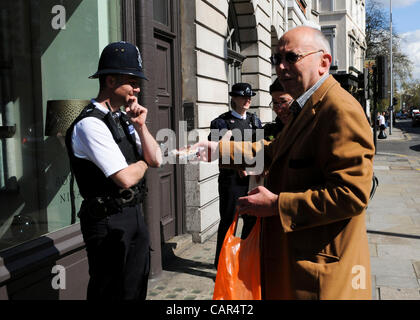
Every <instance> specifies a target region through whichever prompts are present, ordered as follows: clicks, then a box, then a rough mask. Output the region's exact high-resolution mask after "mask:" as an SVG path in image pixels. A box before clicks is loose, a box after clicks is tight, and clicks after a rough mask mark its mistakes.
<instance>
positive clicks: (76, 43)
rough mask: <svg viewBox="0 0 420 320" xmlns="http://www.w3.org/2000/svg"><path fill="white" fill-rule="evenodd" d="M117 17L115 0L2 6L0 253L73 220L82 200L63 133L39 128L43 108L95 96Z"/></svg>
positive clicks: (115, 36) (5, 0) (5, 1)
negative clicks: (96, 77) (102, 57)
mask: <svg viewBox="0 0 420 320" xmlns="http://www.w3.org/2000/svg"><path fill="white" fill-rule="evenodd" d="M121 20H122V18H121V4H120V1H116V0H61V1H56V0H42V1H39V0H38V1H35V0H34V1H27V0H2V1H1V3H0V30H1V32H0V208H1V210H0V250H3V249H6V248H10V247H11V246H14V245H17V244H20V243H22V242H25V241H28V240H31V239H34V238H36V237H39V236H42V235H45V234H47V233H50V232H53V231H56V230H58V229H61V228H65V227H67V226H69V225H71V224H72V223H75V222H77V218H76V216H75V212H77V211H78V209H79V207H80V204H81V197H80V195H79V192H78V190H77V184H75V185H74V192H73V193H72V192H70V191H71V189H70V181H71V175H70V167H69V161H68V157H67V153H66V149H65V147H64V138H63V136H61V135H60V133H59V131H57V130H55V131H54V130H52V131H51V130H50V132H49V133H48V132H47V133H46V131H45V129H46V118H47V114H46V113H47V105H51V101H53V100H54V101H56V100H59V101H61V102H63V101H64V103H67V107H69V106H77V103H76V104H75V103H74V100H90V99H91V98H94V97H95V96H96V95H97V93H98V88H99V85H98V81H97V80H91V79H88V77H89V76H90V75H92V74H93V73H94V72H95V71H96V70H97V64H98V59H99V56H100V53H101V51H102V49H103V48H104V47H105V46H106V45H107V44H108V43H109V42H112V41H118V40H121V30H122V28H121ZM66 101H67V102H66ZM73 111H74V110H73ZM55 124H57V123H55ZM50 125H51V124H50ZM53 127H54V124H53ZM50 129H51V128H50ZM47 131H48V130H47ZM72 195H74V199H72Z"/></svg>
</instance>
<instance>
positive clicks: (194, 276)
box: [147, 128, 420, 300]
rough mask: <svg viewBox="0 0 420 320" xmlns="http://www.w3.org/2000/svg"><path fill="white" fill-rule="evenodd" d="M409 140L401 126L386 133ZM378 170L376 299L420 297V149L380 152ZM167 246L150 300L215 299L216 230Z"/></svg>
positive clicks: (373, 227)
mask: <svg viewBox="0 0 420 320" xmlns="http://www.w3.org/2000/svg"><path fill="white" fill-rule="evenodd" d="M387 133H388V132H387ZM407 139H409V138H408V137H407V135H406V134H405V133H404V132H402V131H401V130H400V129H398V128H393V129H392V135H389V134H388V138H387V140H388V141H389V140H395V141H397V140H401V141H404V140H407ZM377 143H378V146H380V144H381V143H383V140H378V142H377ZM378 149H381V148H378ZM374 172H375V175H376V176H377V177H378V179H379V185H378V188H377V189H376V193H375V195H374V198H373V199H372V201H371V202H370V203H369V206H368V209H367V215H366V223H367V232H368V239H369V249H370V256H371V273H372V289H373V290H372V299H374V300H420V183H419V182H420V154H419V157H413V156H405V155H400V154H392V153H381V152H377V154H376V155H375V159H374ZM167 246H168V247H169V248H171V249H170V250H169V251H168V252H167V253H166V255H165V262H164V267H163V268H164V270H163V272H162V274H161V276H160V277H158V278H155V279H150V280H149V289H148V295H147V300H211V299H212V296H213V289H214V279H215V277H216V270H215V268H214V267H213V261H214V253H215V248H216V234H215V235H213V236H212V237H211V238H210V239H209V240H207V241H206V242H205V243H193V242H192V240H191V235H189V234H185V235H181V236H178V237H175V238H173V239H171V240H170V241H169V243H167Z"/></svg>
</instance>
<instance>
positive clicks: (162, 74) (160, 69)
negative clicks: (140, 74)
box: [155, 36, 177, 241]
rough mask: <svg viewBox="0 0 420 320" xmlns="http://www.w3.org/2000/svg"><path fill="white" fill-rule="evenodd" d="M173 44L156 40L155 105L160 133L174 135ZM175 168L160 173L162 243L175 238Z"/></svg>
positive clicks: (160, 170) (162, 169)
mask: <svg viewBox="0 0 420 320" xmlns="http://www.w3.org/2000/svg"><path fill="white" fill-rule="evenodd" d="M171 42H172V40H170V39H162V38H160V37H156V36H155V44H156V45H155V48H156V50H155V51H156V55H155V57H156V60H155V67H156V68H155V70H156V75H155V76H156V89H157V90H156V94H157V96H156V101H157V107H158V111H157V113H158V115H159V119H158V125H159V128H160V129H164V128H168V129H171V130H173V131H175V118H174V112H175V108H174V97H173V77H172V74H173V68H174V66H173V61H172V46H171V44H172V43H171ZM175 184H176V168H175V165H173V164H166V165H164V166H162V167H161V168H160V169H159V195H160V197H161V198H160V199H161V202H160V204H161V206H160V223H161V230H162V241H167V240H169V239H170V238H172V237H174V236H175V235H176V216H177V215H176V187H175Z"/></svg>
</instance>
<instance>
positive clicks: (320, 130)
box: [194, 26, 374, 299]
mask: <svg viewBox="0 0 420 320" xmlns="http://www.w3.org/2000/svg"><path fill="white" fill-rule="evenodd" d="M331 60H332V57H331V49H330V47H329V42H328V41H327V39H326V38H325V37H324V35H323V34H322V32H320V31H319V30H317V29H313V28H310V27H306V26H305V27H304V26H301V27H296V28H294V29H291V30H289V31H288V32H286V33H285V34H284V35H283V36H282V37H281V38H280V40H279V43H278V45H277V48H276V53H275V54H274V55H273V56H272V57H271V62H272V64H273V65H274V66H275V68H276V72H277V76H278V78H279V80H280V83H281V84H282V85H283V86H284V89H285V90H286V91H287V92H288V93H289V94H290V95H291V96H292V97H293V98H294V99H295V101H294V102H293V104H292V105H291V110H292V112H293V119H292V120H291V121H290V122H288V124H287V125H286V127H285V128H284V129H283V131H282V133H281V134H280V136H279V137H278V139H275V140H274V141H273V142H272V143H265V144H264V147H261V144H260V143H254V144H253V145H252V147H253V149H252V150H251V151H250V150H249V149H250V148H248V147H249V145H246V143H237V142H226V141H221V142H219V143H214V142H208V141H202V142H199V143H197V144H196V145H195V146H194V147H195V148H197V147H204V148H203V149H201V152H200V159H202V160H204V161H211V160H214V159H215V158H217V157H218V156H220V157H222V156H223V155H224V153H228V154H230V163H229V164H223V165H224V166H226V167H241V168H244V167H245V164H246V163H250V159H249V158H253V157H254V155H255V154H257V153H259V152H264V164H265V168H268V175H267V184H266V185H267V187H262V186H259V187H257V188H256V189H254V190H252V191H251V192H250V193H249V195H248V196H246V197H242V198H240V199H238V210H239V213H241V214H249V215H255V216H259V217H262V218H263V220H262V238H261V241H262V245H261V250H262V257H261V263H262V266H261V278H262V296H263V298H264V299H371V296H372V291H371V277H370V257H369V247H368V239H367V234H366V222H365V219H366V216H365V210H366V207H367V204H368V200H369V193H370V189H371V181H372V174H373V156H374V145H373V138H372V130H371V128H370V125H369V123H368V121H367V119H366V116H365V115H364V112H363V109H362V108H361V106H360V104H359V103H358V102H357V100H355V99H354V98H353V97H352V96H351V95H350V94H349V93H348V92H347V91H346V90H344V89H343V88H341V86H340V84H339V83H338V82H337V81H336V80H335V79H334V78H333V77H332V76H331V75H329V68H330V65H331ZM238 152H240V153H242V154H243V156H244V159H243V161H242V165H235V164H234V159H235V157H234V155H235V154H236V153H238ZM223 158H224V157H222V159H223ZM245 158H246V159H245Z"/></svg>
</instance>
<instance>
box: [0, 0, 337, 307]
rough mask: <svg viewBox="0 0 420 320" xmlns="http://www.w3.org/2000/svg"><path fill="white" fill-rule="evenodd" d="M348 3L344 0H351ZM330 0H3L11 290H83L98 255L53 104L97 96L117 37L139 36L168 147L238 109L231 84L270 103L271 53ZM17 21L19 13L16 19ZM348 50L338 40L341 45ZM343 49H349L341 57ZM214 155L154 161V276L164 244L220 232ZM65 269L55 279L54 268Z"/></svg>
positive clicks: (3, 255) (148, 97) (0, 108)
mask: <svg viewBox="0 0 420 320" xmlns="http://www.w3.org/2000/svg"><path fill="white" fill-rule="evenodd" d="M343 2H344V1H343ZM321 4H322V3H321V1H305V0H299V1H298V0H247V1H244V0H240V1H239V0H230V1H228V0H153V1H149V0H119V1H115V0H61V1H55V0H32V1H26V0H13V1H12V0H6V1H1V3H0V28H1V30H0V43H1V45H0V69H1V72H0V113H1V117H0V143H1V147H0V207H1V208H2V209H1V210H0V299H34V298H37V299H84V298H85V294H86V285H87V281H88V267H87V259H86V252H85V248H84V243H83V239H82V236H81V233H80V225H79V223H78V218H77V216H76V213H77V211H78V209H79V207H80V204H81V201H82V199H81V197H80V195H79V193H78V190H77V185H76V184H75V183H74V179H73V178H72V175H71V173H70V168H69V163H68V159H67V155H66V151H65V149H64V145H63V131H62V128H61V127H60V125H59V123H57V121H55V122H54V121H52V120H51V119H53V120H54V119H55V118H54V117H52V114H54V112H56V111H54V110H56V109H54V107H57V106H63V107H64V108H65V109H64V110H66V111H67V112H68V111H69V110H70V111H71V112H75V110H77V108H79V109H80V106H83V104H84V103H86V101H88V100H90V99H91V98H94V97H95V96H96V95H97V92H98V89H99V86H98V82H97V81H95V80H90V79H88V76H90V75H91V74H93V73H94V72H95V71H96V69H97V63H98V59H99V56H100V53H101V51H102V49H103V48H104V47H105V46H106V45H107V44H108V43H109V42H112V41H120V40H125V41H130V42H132V43H135V44H136V45H137V46H138V47H139V49H140V51H141V54H142V58H143V66H144V72H145V74H146V77H147V78H148V81H143V82H142V85H141V89H142V92H141V94H140V103H141V104H142V105H144V106H146V107H147V108H148V110H149V113H148V121H149V123H148V127H149V129H150V131H151V132H152V134H153V135H154V136H156V138H157V140H158V142H160V143H161V145H162V148H167V149H172V148H175V147H182V146H184V145H186V144H188V143H192V142H194V141H196V140H197V139H198V138H200V139H206V138H207V135H208V133H209V126H210V121H211V120H212V119H214V118H215V117H217V116H218V115H219V114H221V113H223V112H226V111H227V110H229V95H228V92H229V91H230V87H231V86H232V85H233V84H234V83H236V82H239V81H243V82H249V83H250V84H251V85H252V87H253V89H254V90H255V91H256V92H257V95H256V96H255V97H254V98H253V99H252V108H251V112H255V113H257V115H258V116H259V117H260V119H261V120H262V122H270V121H272V119H273V114H272V111H271V109H270V108H269V103H270V101H271V98H270V95H269V86H270V84H271V83H272V80H273V78H274V73H275V72H274V70H273V68H272V66H271V64H270V60H269V57H270V55H271V53H272V51H273V48H275V46H276V44H277V41H278V39H279V38H280V37H281V35H282V34H283V33H284V32H285V31H286V30H288V29H289V28H292V27H294V26H297V25H302V24H305V25H310V26H313V27H317V28H320V26H319V23H320V18H321V16H322V10H321V9H322V5H321ZM16 21H18V22H19V23H17V24H16ZM337 50H338V48H337ZM339 59H341V58H338V60H339ZM217 177H218V166H217V164H205V163H200V164H181V163H165V164H164V165H163V166H162V167H161V168H159V169H150V170H148V173H147V176H146V179H147V185H148V189H149V196H148V197H147V200H146V201H145V203H144V211H145V220H146V223H147V225H148V227H149V232H150V236H151V242H152V243H151V247H152V249H153V251H152V270H151V277H158V276H159V274H160V273H161V270H162V255H163V253H162V252H163V251H164V250H163V248H164V244H165V243H166V242H167V241H168V240H170V239H173V238H174V237H176V236H178V235H185V234H191V236H192V238H193V241H195V242H203V241H205V240H206V239H208V238H209V237H210V236H212V235H213V234H214V233H215V232H216V231H217V226H218V222H219V204H218V191H217V190H218V188H217V183H218V182H217ZM63 274H65V279H66V281H65V282H64V283H63V281H62V282H61V283H60V284H59V285H58V287H57V286H54V285H53V283H54V281H55V279H56V277H58V276H60V275H63Z"/></svg>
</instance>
